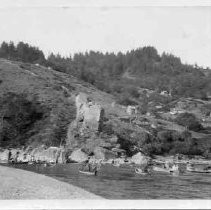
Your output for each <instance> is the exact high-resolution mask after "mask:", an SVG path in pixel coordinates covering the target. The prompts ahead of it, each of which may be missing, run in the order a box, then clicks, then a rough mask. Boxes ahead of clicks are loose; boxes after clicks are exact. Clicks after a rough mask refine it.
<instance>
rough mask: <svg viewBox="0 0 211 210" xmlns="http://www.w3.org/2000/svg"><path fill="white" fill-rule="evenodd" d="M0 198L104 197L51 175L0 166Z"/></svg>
mask: <svg viewBox="0 0 211 210" xmlns="http://www.w3.org/2000/svg"><path fill="white" fill-rule="evenodd" d="M0 179H1V187H0V199H1V200H2V199H5V200H8V199H11V200H15V199H22V200H24V199H104V198H102V197H100V196H98V195H95V194H93V193H90V192H88V191H86V190H83V189H82V188H79V187H75V186H73V185H71V184H67V183H65V182H62V181H58V180H56V179H53V178H51V177H48V176H45V175H42V174H37V173H34V172H30V171H25V170H21V169H16V168H9V167H6V166H0Z"/></svg>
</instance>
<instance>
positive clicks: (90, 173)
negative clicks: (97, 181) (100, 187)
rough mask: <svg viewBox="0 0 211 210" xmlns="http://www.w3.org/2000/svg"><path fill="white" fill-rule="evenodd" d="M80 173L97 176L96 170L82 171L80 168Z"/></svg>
mask: <svg viewBox="0 0 211 210" xmlns="http://www.w3.org/2000/svg"><path fill="white" fill-rule="evenodd" d="M79 173H82V174H86V175H89V176H96V175H97V174H96V172H91V171H81V170H79Z"/></svg>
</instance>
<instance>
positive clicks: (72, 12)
mask: <svg viewBox="0 0 211 210" xmlns="http://www.w3.org/2000/svg"><path fill="white" fill-rule="evenodd" d="M173 2H174V4H169V3H167V1H152V0H150V1H148V2H147V1H136V0H134V1H133V0H132V1H130V2H129V0H128V1H127V0H113V1H110V0H107V1H105V0H86V1H85V0H77V1H76V0H60V1H58V0H51V1H48V0H42V1H41V0H36V1H33V0H30V1H28V0H16V1H12V0H7V1H5V0H0V42H2V41H10V40H12V41H14V42H15V43H17V42H19V41H24V42H28V43H30V44H32V45H34V46H38V47H39V48H40V49H41V50H43V51H44V53H45V55H48V54H49V53H50V52H54V53H60V54H61V55H64V56H68V55H70V54H73V53H76V52H85V51H89V50H95V51H102V52H106V51H108V52H118V51H122V52H126V51H128V50H131V49H136V48H139V47H144V46H154V47H155V48H156V49H157V50H158V52H159V53H160V54H161V53H162V52H164V51H165V52H167V53H172V54H174V55H176V56H178V57H180V58H181V60H182V61H183V62H184V63H188V64H195V63H197V64H198V65H199V66H203V67H210V68H211V4H210V6H209V4H206V3H207V1H197V0H195V1H194V3H191V4H190V2H191V1H190V0H188V1H180V3H176V1H173ZM177 2H178V1H177ZM181 2H182V3H181ZM192 2H193V1H192ZM197 2H198V3H197ZM203 2H204V3H205V4H203ZM200 5H201V6H200Z"/></svg>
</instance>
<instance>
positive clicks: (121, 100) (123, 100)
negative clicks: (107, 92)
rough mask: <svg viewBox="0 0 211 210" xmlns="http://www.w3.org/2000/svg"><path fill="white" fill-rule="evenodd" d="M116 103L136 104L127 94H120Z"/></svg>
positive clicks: (124, 104)
mask: <svg viewBox="0 0 211 210" xmlns="http://www.w3.org/2000/svg"><path fill="white" fill-rule="evenodd" d="M117 103H119V104H121V105H123V106H128V105H132V106H134V105H138V103H137V102H136V101H134V100H133V99H131V98H130V96H128V95H121V96H120V98H119V99H118V100H117Z"/></svg>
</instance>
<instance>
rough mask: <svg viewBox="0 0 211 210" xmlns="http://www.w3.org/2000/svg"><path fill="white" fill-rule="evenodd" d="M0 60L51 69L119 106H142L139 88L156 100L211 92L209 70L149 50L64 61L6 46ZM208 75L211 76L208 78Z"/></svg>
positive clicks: (34, 49)
mask: <svg viewBox="0 0 211 210" xmlns="http://www.w3.org/2000/svg"><path fill="white" fill-rule="evenodd" d="M0 57H2V58H7V59H11V60H18V61H23V62H28V63H39V64H41V65H44V66H50V67H52V68H53V69H55V70H57V71H61V72H64V73H67V74H71V75H74V76H75V77H77V78H79V79H81V80H84V81H86V82H88V83H90V84H92V85H94V86H96V87H97V88H99V89H100V90H103V91H106V92H108V93H111V94H113V95H116V96H117V97H118V99H119V101H120V102H122V103H126V102H125V100H129V101H130V103H132V102H135V103H137V102H139V101H140V98H142V99H143V98H144V97H143V95H141V94H140V92H139V90H140V88H146V89H149V90H153V91H155V93H158V94H157V95H156V94H155V96H156V97H155V98H156V99H157V98H158V95H159V93H160V92H161V91H166V92H167V93H169V96H170V97H171V98H172V99H175V97H194V98H200V99H206V97H207V94H208V92H209V91H210V89H211V84H210V80H211V74H210V73H209V70H210V69H209V68H207V69H203V68H202V67H199V66H197V65H188V64H183V63H182V62H181V60H180V58H178V57H176V56H174V55H172V54H167V53H163V54H162V55H159V54H158V52H157V50H156V49H155V48H154V47H151V46H147V47H143V48H138V49H136V50H131V51H128V52H126V53H121V52H119V53H117V54H114V53H102V52H94V51H89V52H86V53H76V54H74V55H73V56H69V57H62V56H61V55H60V54H53V53H51V54H50V55H49V56H48V57H47V58H45V56H44V53H43V52H42V51H41V50H40V49H39V48H37V47H33V46H30V45H29V44H27V43H23V42H19V43H18V44H17V45H16V46H15V45H14V43H13V42H9V43H6V42H3V43H2V44H1V47H0ZM207 72H208V74H207ZM210 72H211V71H210Z"/></svg>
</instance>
